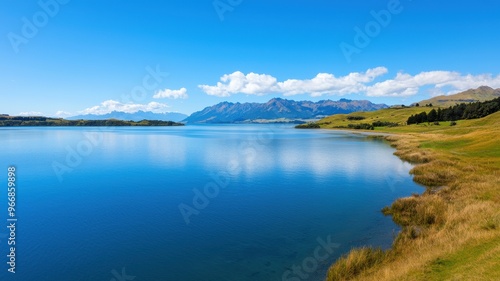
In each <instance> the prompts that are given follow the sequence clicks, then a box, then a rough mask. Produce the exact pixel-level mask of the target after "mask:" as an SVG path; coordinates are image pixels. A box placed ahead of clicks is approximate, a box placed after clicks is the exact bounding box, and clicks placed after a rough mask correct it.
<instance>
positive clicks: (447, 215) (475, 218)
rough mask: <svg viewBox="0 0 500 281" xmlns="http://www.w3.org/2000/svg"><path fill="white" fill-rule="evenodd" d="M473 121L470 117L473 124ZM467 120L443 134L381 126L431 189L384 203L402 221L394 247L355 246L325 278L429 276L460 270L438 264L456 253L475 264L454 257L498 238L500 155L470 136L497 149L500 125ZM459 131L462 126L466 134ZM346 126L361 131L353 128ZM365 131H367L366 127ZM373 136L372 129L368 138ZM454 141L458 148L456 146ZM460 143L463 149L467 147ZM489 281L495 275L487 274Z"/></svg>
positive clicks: (415, 176)
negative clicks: (491, 153)
mask: <svg viewBox="0 0 500 281" xmlns="http://www.w3.org/2000/svg"><path fill="white" fill-rule="evenodd" d="M497 115H498V114H497ZM497 118H498V117H497ZM491 119H493V120H489V121H490V122H491V123H492V125H496V124H498V122H497V121H496V119H495V117H491ZM473 122H474V121H467V122H464V123H466V125H467V126H473V125H475V124H474V123H473ZM468 123H472V124H471V125H469V124H468ZM467 126H464V128H449V127H448V128H445V129H444V130H443V132H439V133H436V132H398V131H397V130H398V129H397V128H396V129H392V130H391V129H389V130H387V131H388V132H387V133H386V132H385V131H384V132H381V134H388V136H383V138H384V139H385V140H387V141H388V142H389V143H390V145H391V146H392V147H394V148H396V152H395V153H394V154H395V155H396V156H398V157H399V158H400V159H402V160H404V161H408V162H410V163H412V164H414V165H415V167H414V168H413V169H412V170H411V171H410V174H412V175H413V180H414V181H415V182H416V183H418V184H421V185H423V186H424V187H425V191H424V192H423V193H422V194H415V195H413V196H410V197H403V198H399V199H397V200H395V201H394V202H393V204H392V205H391V206H389V207H386V208H384V209H383V212H384V214H386V215H391V216H392V219H393V221H394V222H395V223H396V224H398V225H399V226H401V227H402V231H401V232H400V233H398V235H397V237H396V238H395V239H394V243H393V246H392V248H391V249H390V250H388V251H385V252H383V251H382V252H377V251H375V250H372V249H371V248H361V249H353V250H352V251H351V252H350V253H349V254H347V255H345V256H344V257H343V258H340V259H338V260H337V261H336V262H335V263H334V264H333V265H332V266H331V267H330V269H329V271H328V273H327V279H326V280H328V281H331V280H343V279H349V280H429V279H432V278H435V276H438V278H442V275H443V273H442V272H443V271H444V272H446V273H447V274H449V275H446V276H449V277H453V276H455V275H453V274H456V272H455V271H453V270H457V269H456V268H453V267H452V266H446V267H443V266H441V267H440V268H439V269H438V270H440V271H438V270H436V269H435V268H436V263H439V261H440V260H443V259H446V258H449V259H451V260H453V261H454V262H455V261H456V263H457V264H458V265H459V266H458V268H459V269H458V271H459V272H461V274H462V270H461V268H464V267H467V266H468V265H467V263H466V262H462V263H463V264H462V263H461V261H460V259H461V255H458V256H457V255H455V256H453V254H454V253H457V252H460V251H465V250H464V249H469V248H471V249H470V250H467V252H472V253H475V250H476V249H481V246H482V245H490V244H492V241H497V240H498V239H499V237H500V233H499V230H500V212H499V211H498V210H499V208H498V206H499V203H500V198H499V197H500V196H499V195H498V194H499V193H498V190H499V188H498V187H496V186H500V185H499V180H498V175H499V169H498V165H497V164H498V158H492V160H489V158H488V159H484V156H483V155H484V152H485V151H487V150H484V149H483V148H481V149H477V148H473V149H470V148H469V146H468V145H467V144H468V143H467V142H464V141H463V139H464V138H466V139H467V138H470V139H471V140H474V141H477V142H482V143H486V144H488V145H489V146H488V148H490V149H491V145H494V144H491V140H494V138H495V136H496V132H498V129H495V127H492V126H482V127H480V129H477V128H478V127H477V126H474V128H475V129H474V130H470V129H467ZM412 128H413V127H412ZM415 128H416V129H418V128H417V127H415ZM333 130H336V129H333ZM453 130H455V131H457V130H458V132H459V134H458V133H456V132H455V131H453ZM342 131H349V132H351V133H353V134H359V132H357V131H352V130H345V129H343V130H342ZM476 131H479V132H476ZM362 134H365V135H366V132H363V133H362ZM381 134H378V133H375V132H374V133H373V135H381ZM370 135H372V134H371V132H370V134H368V135H367V137H369V136H370ZM450 147H451V148H452V149H454V150H451V151H450V150H449V149H450ZM455 150H464V151H467V152H468V154H466V153H457V152H454V151H455ZM469 150H470V151H471V152H469ZM463 155H465V156H463ZM476 155H477V156H476ZM478 157H479V158H478ZM493 157H494V156H493ZM493 194H497V195H496V196H495V195H493ZM494 249H495V251H496V252H494V254H493V256H492V257H490V258H489V259H488V260H491V263H493V261H494V260H495V258H496V257H498V256H500V248H499V247H498V246H497V247H496V248H495V247H494ZM477 258H478V257H477V256H476V255H472V257H471V260H470V261H469V263H474V261H475V259H477ZM483 258H484V257H483ZM353 260H356V263H353ZM409 261H411V262H409ZM487 266H488V263H486V264H481V265H477V266H476V267H475V269H474V270H470V269H469V271H471V272H468V271H465V273H464V274H466V275H467V276H474V273H473V272H474V271H481V268H484V267H487ZM476 268H479V269H476ZM448 271H449V272H448ZM483 271H484V270H482V271H481V272H483ZM487 272H490V273H486V276H494V274H495V272H498V270H495V269H492V270H490V271H487ZM497 276H498V275H497ZM466 279H467V278H466ZM484 280H493V279H488V278H487V277H485V278H484Z"/></svg>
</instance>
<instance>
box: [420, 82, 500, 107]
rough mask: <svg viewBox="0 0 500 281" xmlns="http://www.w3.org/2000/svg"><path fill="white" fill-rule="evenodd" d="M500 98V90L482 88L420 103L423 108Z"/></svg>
mask: <svg viewBox="0 0 500 281" xmlns="http://www.w3.org/2000/svg"><path fill="white" fill-rule="evenodd" d="M498 97H500V89H493V88H490V87H487V86H482V87H479V88H477V89H470V90H467V91H465V92H461V93H458V94H454V95H449V96H437V97H434V98H432V99H428V100H423V101H421V102H419V105H420V106H422V105H426V104H430V103H432V105H438V106H453V105H455V104H457V103H464V102H465V103H468V102H476V101H488V100H492V99H494V98H498Z"/></svg>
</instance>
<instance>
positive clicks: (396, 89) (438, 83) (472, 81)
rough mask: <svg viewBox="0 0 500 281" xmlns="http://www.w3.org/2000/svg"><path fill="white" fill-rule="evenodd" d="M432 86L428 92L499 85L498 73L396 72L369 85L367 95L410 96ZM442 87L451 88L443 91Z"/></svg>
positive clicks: (496, 86)
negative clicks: (412, 73)
mask: <svg viewBox="0 0 500 281" xmlns="http://www.w3.org/2000/svg"><path fill="white" fill-rule="evenodd" d="M426 86H430V87H433V88H432V89H431V90H430V92H431V94H432V95H437V94H455V93H458V92H461V91H465V90H468V89H472V88H478V87H480V86H490V87H493V88H498V87H500V75H498V76H496V77H494V76H492V75H491V74H480V75H471V74H468V75H462V74H460V73H458V72H451V71H428V72H421V73H419V74H417V75H415V76H412V75H409V74H405V73H398V74H397V75H396V77H395V78H394V79H390V80H386V81H383V82H378V83H375V84H374V85H372V86H369V87H368V88H367V91H366V95H367V96H372V97H377V96H411V95H415V94H417V93H418V92H419V90H420V88H422V87H426ZM443 89H451V90H450V91H447V92H444V91H443Z"/></svg>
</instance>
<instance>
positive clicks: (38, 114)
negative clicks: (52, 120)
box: [18, 111, 43, 116]
mask: <svg viewBox="0 0 500 281" xmlns="http://www.w3.org/2000/svg"><path fill="white" fill-rule="evenodd" d="M18 115H19V116H43V113H42V112H38V111H27V112H21V113H19V114H18Z"/></svg>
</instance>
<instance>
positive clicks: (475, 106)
mask: <svg viewBox="0 0 500 281" xmlns="http://www.w3.org/2000/svg"><path fill="white" fill-rule="evenodd" d="M497 111H500V98H496V99H493V100H489V101H485V102H475V103H461V104H457V105H454V106H450V107H448V108H443V109H441V108H438V109H437V110H436V109H432V110H431V111H429V113H427V112H425V111H424V112H421V113H418V114H414V115H412V116H410V117H408V120H407V121H406V123H407V124H408V125H411V124H419V123H426V122H439V121H456V120H463V119H476V118H482V117H485V116H488V115H490V114H492V113H495V112H497Z"/></svg>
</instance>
